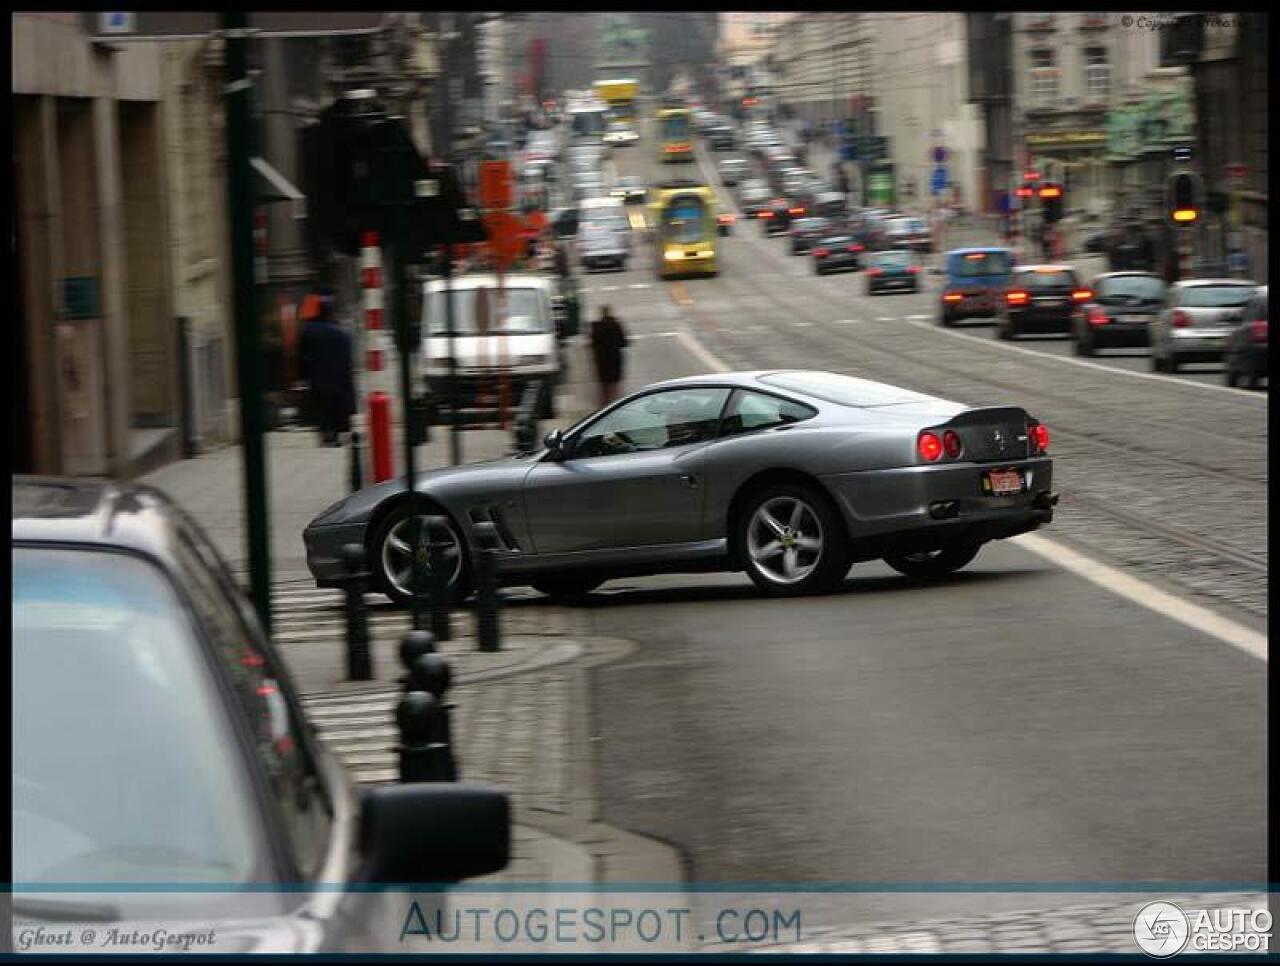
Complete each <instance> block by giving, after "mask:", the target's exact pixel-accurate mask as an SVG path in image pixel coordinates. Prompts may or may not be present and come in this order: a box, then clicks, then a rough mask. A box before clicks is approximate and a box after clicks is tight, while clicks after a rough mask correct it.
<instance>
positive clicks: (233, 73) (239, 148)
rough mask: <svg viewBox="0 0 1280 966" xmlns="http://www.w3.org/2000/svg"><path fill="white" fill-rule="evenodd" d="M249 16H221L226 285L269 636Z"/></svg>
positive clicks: (260, 595) (250, 515) (255, 577)
mask: <svg viewBox="0 0 1280 966" xmlns="http://www.w3.org/2000/svg"><path fill="white" fill-rule="evenodd" d="M248 27H249V15H248V13H246V12H245V11H243V10H240V11H230V12H227V13H224V14H222V30H223V34H224V36H225V37H226V45H227V48H226V49H227V77H226V80H227V86H226V111H227V190H228V196H229V198H228V200H229V201H230V204H231V218H230V222H231V224H230V229H231V280H232V285H231V287H232V290H233V296H232V304H233V310H234V314H235V331H236V381H237V383H238V384H239V390H240V444H241V447H242V451H243V454H244V463H243V465H244V498H245V506H244V512H245V523H246V527H245V529H246V535H247V538H248V544H249V546H248V549H249V584H250V595H251V597H252V599H253V604H254V607H255V609H256V610H257V612H258V620H259V621H260V622H261V623H262V628H263V630H264V631H266V633H267V634H268V635H269V634H270V633H271V556H270V543H269V541H268V539H267V535H268V532H269V531H268V526H269V523H268V519H267V464H266V453H265V448H264V445H263V439H262V353H261V352H260V350H259V347H258V320H257V317H256V316H257V311H256V302H257V299H256V295H257V291H256V288H257V286H256V280H255V276H254V263H253V251H254V246H253V202H254V196H253V169H252V167H251V165H250V159H251V158H252V157H253V117H252V113H251V110H252V105H253V99H252V91H253V82H252V81H251V80H250V79H249V51H248V42H249V40H248Z"/></svg>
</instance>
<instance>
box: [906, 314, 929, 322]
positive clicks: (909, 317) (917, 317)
mask: <svg viewBox="0 0 1280 966" xmlns="http://www.w3.org/2000/svg"><path fill="white" fill-rule="evenodd" d="M903 318H904V319H908V320H910V319H921V320H923V321H925V322H927V321H929V316H927V315H904V316H903Z"/></svg>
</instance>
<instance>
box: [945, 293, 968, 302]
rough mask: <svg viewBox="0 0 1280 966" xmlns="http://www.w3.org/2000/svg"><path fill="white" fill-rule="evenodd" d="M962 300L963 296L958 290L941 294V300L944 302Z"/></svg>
mask: <svg viewBox="0 0 1280 966" xmlns="http://www.w3.org/2000/svg"><path fill="white" fill-rule="evenodd" d="M963 300H964V296H963V295H961V294H960V293H959V292H947V293H946V294H944V295H943V296H942V301H944V302H961V301H963Z"/></svg>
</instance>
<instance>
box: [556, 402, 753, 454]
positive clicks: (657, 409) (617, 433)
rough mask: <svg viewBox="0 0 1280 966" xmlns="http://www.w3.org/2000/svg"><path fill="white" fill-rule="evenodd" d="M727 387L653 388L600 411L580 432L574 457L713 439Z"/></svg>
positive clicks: (638, 450)
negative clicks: (628, 400)
mask: <svg viewBox="0 0 1280 966" xmlns="http://www.w3.org/2000/svg"><path fill="white" fill-rule="evenodd" d="M728 398H729V390H728V389H672V390H669V391H667V392H655V393H650V394H649V395H647V396H641V397H640V398H639V399H633V400H632V401H631V402H629V403H627V404H626V405H623V406H619V407H618V408H617V409H615V410H614V411H613V412H611V413H608V414H606V415H605V416H603V417H601V418H600V419H599V420H598V421H597V422H596V423H595V424H594V425H592V426H591V427H589V428H588V429H587V430H586V432H585V433H584V434H583V435H582V436H581V437H579V438H578V441H577V443H576V444H575V445H574V450H573V456H574V458H575V459H579V458H584V457H592V456H616V455H619V454H622V453H635V452H642V451H646V450H655V449H664V448H666V447H669V446H686V445H688V444H690V443H700V442H703V441H705V440H709V439H712V438H713V437H714V436H715V435H716V427H717V426H718V425H719V422H720V411H721V410H722V409H723V408H724V404H725V401H726V400H727V399H728Z"/></svg>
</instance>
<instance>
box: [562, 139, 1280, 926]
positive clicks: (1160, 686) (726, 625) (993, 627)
mask: <svg viewBox="0 0 1280 966" xmlns="http://www.w3.org/2000/svg"><path fill="white" fill-rule="evenodd" d="M651 155H652V150H651V147H650V146H649V144H648V142H642V144H641V145H640V146H639V147H636V148H628V149H624V150H619V151H615V153H614V157H615V159H616V162H615V163H616V166H617V169H618V171H619V172H620V173H636V174H641V175H643V176H645V177H647V178H648V179H649V180H650V181H652V180H656V179H657V178H658V177H659V174H658V169H659V168H660V166H659V165H658V164H657V163H656V162H655V161H653V160H652V158H651ZM704 160H705V159H704ZM669 170H670V166H668V168H667V171H669ZM663 174H664V175H666V176H668V177H669V176H670V174H668V173H667V172H663ZM722 246H723V250H724V252H725V258H724V265H723V270H722V272H721V275H720V276H719V277H718V278H715V279H707V280H696V281H686V282H682V283H662V282H659V281H658V280H656V279H655V277H654V275H653V272H652V265H651V262H650V261H649V260H648V256H647V252H645V250H644V246H643V245H640V246H639V247H640V250H641V252H642V254H641V257H639V258H637V259H635V260H633V263H632V265H631V266H630V267H629V270H628V271H627V272H623V273H609V274H594V275H590V276H584V278H583V286H584V288H585V290H586V298H587V306H588V311H589V312H590V313H591V314H592V315H593V316H594V314H596V313H597V312H598V308H599V306H600V305H601V304H606V303H607V304H609V305H611V306H612V307H613V308H614V310H615V312H617V314H619V316H620V317H621V318H622V320H623V322H624V323H625V324H626V325H627V326H628V328H629V330H630V332H631V334H632V336H633V347H632V349H631V351H630V357H629V366H630V369H629V373H628V378H627V387H628V388H636V387H638V386H640V385H643V384H645V383H647V382H651V381H655V380H657V379H661V378H669V377H674V376H680V375H687V374H692V373H697V372H703V371H707V370H708V369H709V368H712V367H713V365H714V364H715V363H717V362H723V363H724V364H725V365H728V366H730V367H733V368H763V367H768V366H795V367H808V368H824V369H831V370H834V371H840V372H846V373H849V374H853V375H858V376H863V377H867V378H872V379H880V380H883V381H887V382H893V383H897V384H901V385H906V386H909V387H911V388H914V389H917V390H920V391H923V392H929V393H933V394H936V395H941V396H944V397H947V398H953V399H958V400H961V401H965V402H971V403H975V404H976V403H981V404H995V403H999V402H1004V401H1008V402H1015V403H1018V404H1021V405H1024V406H1026V407H1027V408H1028V410H1029V411H1030V412H1032V413H1033V414H1034V415H1036V416H1038V417H1040V418H1041V419H1043V420H1044V421H1045V422H1046V423H1047V424H1048V425H1049V426H1050V429H1051V432H1052V433H1053V442H1052V444H1051V452H1052V453H1053V454H1054V456H1055V458H1056V469H1055V482H1056V484H1057V485H1058V486H1059V488H1060V489H1061V491H1062V493H1063V504H1062V506H1061V507H1060V512H1059V515H1058V519H1057V520H1055V522H1054V524H1052V525H1051V526H1050V527H1049V528H1047V530H1045V531H1044V533H1045V535H1046V536H1048V537H1050V538H1052V539H1054V540H1059V541H1061V542H1062V543H1064V544H1066V545H1068V546H1071V547H1074V548H1075V549H1077V550H1079V551H1082V552H1085V553H1087V554H1089V555H1090V556H1091V557H1094V558H1096V559H1099V560H1102V561H1105V562H1107V563H1110V564H1112V565H1114V566H1116V567H1119V568H1121V569H1123V570H1124V571H1125V572H1126V573H1132V574H1134V575H1136V576H1138V577H1140V578H1142V579H1143V580H1146V581H1149V582H1151V583H1152V584H1155V585H1157V586H1159V587H1161V588H1163V589H1165V590H1167V591H1169V592H1171V593H1173V594H1175V595H1177V596H1178V597H1180V598H1183V599H1186V600H1191V601H1193V602H1195V603H1198V604H1201V605H1203V606H1205V607H1208V608H1210V609H1212V610H1213V611H1215V612H1216V613H1218V614H1221V615H1223V616H1226V617H1229V618H1231V619H1232V620H1235V621H1238V622H1241V623H1243V624H1244V625H1246V626H1248V627H1250V628H1252V629H1254V630H1259V631H1262V630H1265V620H1266V613H1267V610H1266V608H1267V600H1266V564H1267V553H1266V524H1265V520H1266V480H1267V469H1266V468H1267V463H1266V395H1265V393H1257V392H1255V393H1248V392H1244V391H1231V390H1226V389H1221V388H1216V387H1214V386H1211V385H1209V383H1211V382H1212V381H1213V379H1214V378H1215V377H1210V376H1200V375H1196V374H1185V375H1179V376H1150V375H1148V374H1147V373H1145V371H1141V370H1144V369H1145V359H1139V360H1138V362H1137V363H1135V362H1133V361H1132V360H1129V359H1126V358H1114V357H1105V358H1103V359H1100V360H1097V361H1096V364H1094V365H1082V364H1079V363H1078V362H1077V361H1075V360H1069V361H1066V360H1064V359H1063V358H1061V357H1063V356H1064V355H1066V351H1067V348H1069V347H1067V348H1064V344H1057V343H1054V342H1052V341H1042V340H1035V341H1034V342H1033V341H1030V340H1029V341H1028V342H1027V343H1025V344H1024V343H1018V344H1017V345H1016V346H1014V347H1008V346H1004V345H1001V344H999V343H997V342H996V341H995V340H994V337H993V335H992V334H991V332H990V331H989V330H987V329H980V328H975V329H973V330H968V329H966V330H963V331H960V332H958V333H953V334H949V335H948V334H944V333H941V332H940V330H939V329H938V328H937V326H936V325H935V324H934V321H933V319H934V313H935V310H936V290H933V291H929V290H927V291H925V292H923V293H921V294H919V295H889V296H878V297H875V298H868V297H866V296H865V295H864V294H863V289H862V279H861V276H860V275H857V274H847V275H838V276H829V277H824V278H816V277H814V276H813V275H812V274H811V268H810V266H809V264H808V259H807V258H803V257H792V256H790V255H788V254H787V253H786V246H785V242H783V241H782V240H781V239H768V240H766V239H763V238H762V237H761V236H760V233H759V230H758V229H757V228H756V226H754V225H743V224H740V225H738V226H737V228H736V231H735V234H734V236H733V237H731V238H729V239H727V240H724V241H722ZM1124 370H1131V371H1130V372H1127V373H1126V372H1125V371H1124ZM584 607H586V608H588V609H589V610H590V614H591V618H592V620H593V622H594V625H595V629H596V631H597V632H598V633H600V634H608V635H617V636H622V637H627V638H631V639H633V640H636V641H638V642H639V643H640V645H641V647H640V650H639V651H638V653H637V654H636V655H635V656H634V657H633V658H631V659H629V660H627V661H625V662H623V663H620V664H616V665H611V666H607V667H604V668H601V669H599V670H598V671H597V672H596V677H595V694H594V704H595V712H594V722H593V729H594V734H595V736H596V738H597V739H598V740H597V741H596V742H595V746H596V748H597V753H598V763H599V782H600V790H599V791H600V798H601V801H602V802H603V807H604V816H603V817H604V818H605V820H607V821H609V822H611V823H613V824H615V825H620V826H622V827H625V828H628V829H630V830H632V831H635V832H639V833H643V834H646V835H650V836H654V837H656V838H659V839H663V840H665V841H668V842H670V843H672V844H673V845H675V846H676V847H677V848H679V849H681V850H682V852H683V853H684V854H685V856H686V857H687V861H688V864H689V873H690V878H691V880H692V881H694V882H699V883H713V882H722V883H723V882H773V883H780V882H794V883H822V882H825V883H830V882H843V883H852V882H863V883H865V882H902V881H910V882H939V883H943V882H949V883H956V882H988V883H989V882H1037V883H1044V882H1055V883H1056V882H1064V883H1082V882H1094V883H1096V882H1137V881H1143V882H1150V881H1161V882H1164V881H1169V882H1197V883H1204V882H1223V881H1230V882H1243V881H1262V879H1263V878H1264V877H1265V872H1266V868H1265V862H1266V742H1265V733H1266V693H1265V688H1266V664H1265V663H1264V662H1263V661H1261V660H1259V659H1257V658H1256V657H1254V656H1250V655H1249V654H1246V653H1244V652H1242V651H1240V650H1237V649H1235V648H1232V647H1231V646H1229V645H1227V644H1226V643H1223V642H1222V641H1220V640H1218V639H1216V638H1214V637H1211V636H1208V635H1206V634H1205V633H1202V632H1200V631H1197V630H1193V629H1192V628H1190V627H1188V626H1186V625H1184V624H1181V623H1177V622H1175V621H1174V620H1172V619H1169V618H1167V617H1165V616H1162V615H1161V614H1159V613H1156V612H1153V611H1152V610H1151V609H1149V608H1147V607H1143V606H1140V605H1139V604H1138V603H1135V602H1132V601H1130V600H1128V599H1125V598H1122V597H1119V596H1116V595H1114V594H1113V593H1111V592H1110V591H1109V590H1108V589H1106V588H1105V587H1101V586H1098V585H1097V584H1096V583H1092V582H1089V581H1086V580H1084V579H1082V578H1081V577H1079V576H1076V575H1074V574H1072V573H1069V572H1067V571H1065V570H1063V569H1060V568H1059V567H1057V566H1056V565H1055V564H1054V563H1053V562H1052V561H1050V560H1047V559H1045V558H1044V557H1042V556H1038V555H1035V554H1032V553H1029V552H1028V551H1027V550H1025V549H1023V548H1022V547H1021V546H1019V545H1017V544H1012V543H1001V544H995V545H988V546H987V547H986V548H985V549H984V550H983V552H982V553H981V554H980V556H979V557H978V559H977V560H976V561H975V562H974V563H973V564H971V565H970V566H969V567H968V568H966V569H965V571H963V572H962V573H960V574H959V575H957V576H956V577H955V579H953V580H952V581H949V582H947V583H944V584H939V585H934V586H913V585H911V584H910V583H909V582H908V581H906V580H905V579H904V578H901V577H899V576H898V575H896V574H895V573H894V572H893V571H891V570H889V569H888V568H887V567H886V566H884V565H882V564H879V563H875V564H860V565H858V566H856V567H855V568H854V569H853V570H852V571H851V573H850V576H849V579H848V581H847V582H846V584H845V587H844V590H843V592H841V593H837V594H834V595H830V596H825V597H815V598H808V599H803V600H788V601H777V600H765V599H761V598H758V597H757V596H756V595H755V593H754V592H753V590H752V589H751V586H750V584H749V582H748V581H747V580H746V579H745V578H744V577H739V576H734V575H726V576H687V577H662V578H649V579H644V580H632V581H615V582H613V583H610V584H608V585H606V586H605V588H604V589H603V590H602V591H601V592H600V593H598V594H596V595H594V597H593V598H592V599H591V601H590V602H589V603H587V604H585V605H584ZM1041 898H1042V900H1043V901H1039V902H1038V901H1037V900H1032V899H1029V897H1027V896H1025V895H1023V896H1005V897H1000V898H997V897H993V896H964V895H956V894H951V895H947V896H945V897H938V896H932V897H920V896H902V895H899V896H891V897H874V896H862V897H857V899H856V901H855V902H854V906H856V912H855V913H852V914H853V915H855V917H862V918H866V919H867V920H875V919H878V918H886V917H890V918H900V917H902V916H907V915H916V914H919V915H930V916H936V915H938V914H939V911H940V910H943V911H954V910H969V909H984V910H989V909H991V908H993V907H994V906H997V905H999V906H1002V907H1004V908H1011V907H1014V906H1021V907H1026V906H1029V905H1032V906H1033V905H1037V904H1041V905H1049V904H1051V903H1050V902H1049V897H1041ZM1077 901H1078V899H1077ZM850 908H851V907H850V900H849V899H848V897H845V898H843V899H835V898H833V899H832V900H831V903H830V906H829V909H830V914H831V916H832V917H833V918H836V917H839V918H840V919H841V920H842V921H847V920H848V918H849V916H850V915H851V913H850Z"/></svg>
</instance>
